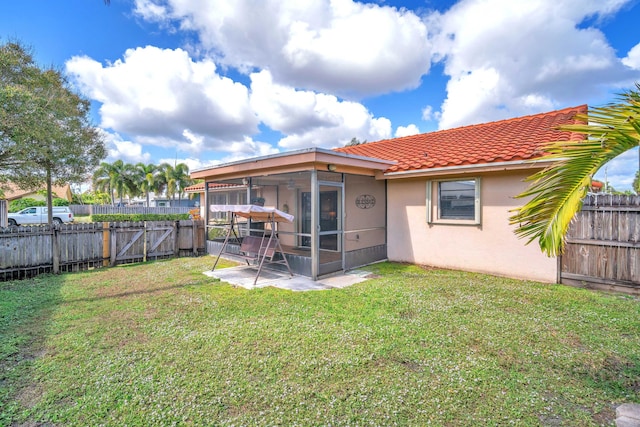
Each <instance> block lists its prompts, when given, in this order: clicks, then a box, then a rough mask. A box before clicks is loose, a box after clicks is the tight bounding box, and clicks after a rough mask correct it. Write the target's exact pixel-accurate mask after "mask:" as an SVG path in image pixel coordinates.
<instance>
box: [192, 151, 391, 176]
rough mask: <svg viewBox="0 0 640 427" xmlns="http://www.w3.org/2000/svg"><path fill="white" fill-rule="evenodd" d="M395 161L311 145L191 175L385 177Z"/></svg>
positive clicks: (224, 164)
mask: <svg viewBox="0 0 640 427" xmlns="http://www.w3.org/2000/svg"><path fill="white" fill-rule="evenodd" d="M395 163H396V162H394V161H390V160H383V159H377V158H373V157H363V156H356V155H353V154H346V153H340V152H337V151H333V150H327V149H323V148H309V149H304V150H296V151H289V152H286V153H278V154H272V155H269V156H262V157H253V158H250V159H245V160H240V161H236V162H230V163H223V164H220V165H216V166H213V167H208V168H202V169H197V170H194V171H192V172H191V178H194V179H205V180H214V179H215V180H223V179H225V180H226V179H236V178H245V177H253V176H263V175H273V174H281V173H290V172H302V171H309V170H324V171H331V172H339V173H352V174H356V175H368V176H376V177H382V174H383V172H384V171H385V170H387V169H388V168H389V166H392V165H394V164H395Z"/></svg>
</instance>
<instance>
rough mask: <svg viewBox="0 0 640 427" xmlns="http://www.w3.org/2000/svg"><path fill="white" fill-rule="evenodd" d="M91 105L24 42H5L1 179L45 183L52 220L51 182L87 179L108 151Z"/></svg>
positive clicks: (0, 85)
mask: <svg viewBox="0 0 640 427" xmlns="http://www.w3.org/2000/svg"><path fill="white" fill-rule="evenodd" d="M89 107H90V104H89V101H87V100H85V99H83V98H81V97H80V96H79V95H78V94H76V93H75V92H73V91H72V90H71V89H70V86H69V84H68V82H67V80H66V78H65V77H64V76H63V75H62V74H61V73H60V72H59V71H57V70H55V69H53V68H47V69H42V68H40V67H39V66H38V65H37V64H36V63H35V61H34V59H33V55H32V53H31V52H30V51H29V50H28V49H27V48H25V47H24V46H23V45H21V44H20V43H17V42H8V43H5V44H4V45H1V46H0V180H2V181H11V182H13V183H15V184H17V185H18V186H20V187H21V188H37V187H40V186H42V185H43V184H45V185H46V188H47V206H48V207H49V210H48V211H49V223H50V224H51V223H52V219H53V218H52V209H51V207H52V192H51V187H52V185H53V184H65V183H69V182H79V181H83V180H85V179H86V178H87V177H88V176H89V175H90V171H91V170H92V169H93V168H94V167H95V166H97V165H98V163H99V162H100V160H101V159H102V158H104V157H105V155H106V151H105V147H104V141H103V139H102V136H101V134H100V132H99V131H98V130H97V129H96V128H95V127H94V126H92V124H91V122H90V118H89Z"/></svg>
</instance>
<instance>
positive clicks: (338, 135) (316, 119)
mask: <svg viewBox="0 0 640 427" xmlns="http://www.w3.org/2000/svg"><path fill="white" fill-rule="evenodd" d="M251 105H252V107H253V108H254V110H255V111H256V114H257V115H258V117H259V118H260V120H261V121H262V122H263V123H265V124H266V125H267V126H269V127H270V128H271V129H273V130H276V131H280V132H282V133H284V134H285V135H287V136H285V137H284V138H282V139H281V140H280V142H279V144H278V145H279V146H280V147H282V148H286V149H295V148H306V147H312V146H316V147H325V148H333V147H338V146H341V145H344V144H345V143H347V142H349V141H350V140H351V139H352V138H354V137H355V138H358V139H361V140H364V139H366V140H369V141H372V140H378V139H383V138H387V137H389V135H390V134H391V122H390V121H389V120H388V119H386V118H384V117H381V118H374V117H373V116H372V115H371V113H370V112H369V111H367V109H366V108H365V107H364V106H363V105H362V104H360V103H357V102H352V101H341V100H339V99H338V98H337V97H335V96H333V95H327V94H322V93H315V92H311V91H303V90H296V89H294V88H292V87H288V86H284V85H281V84H277V83H274V82H273V80H272V76H271V74H270V73H269V72H268V71H261V72H259V73H253V74H251Z"/></svg>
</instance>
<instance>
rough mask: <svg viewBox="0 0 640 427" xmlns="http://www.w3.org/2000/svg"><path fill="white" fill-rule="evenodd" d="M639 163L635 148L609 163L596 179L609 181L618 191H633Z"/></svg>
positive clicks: (597, 174)
mask: <svg viewBox="0 0 640 427" xmlns="http://www.w3.org/2000/svg"><path fill="white" fill-rule="evenodd" d="M639 163H640V162H639V160H638V149H637V148H634V149H633V150H629V151H626V152H624V153H623V154H621V155H619V156H618V157H616V158H615V159H613V160H612V161H610V162H609V163H607V164H606V165H605V166H604V167H602V168H601V169H600V170H599V171H598V173H596V175H595V179H597V180H600V181H602V182H605V181H608V182H609V184H610V185H612V186H613V188H615V189H616V190H618V191H624V190H631V189H632V187H633V179H634V177H635V174H636V171H637V170H638V167H639V166H640V164H639ZM605 175H606V176H605Z"/></svg>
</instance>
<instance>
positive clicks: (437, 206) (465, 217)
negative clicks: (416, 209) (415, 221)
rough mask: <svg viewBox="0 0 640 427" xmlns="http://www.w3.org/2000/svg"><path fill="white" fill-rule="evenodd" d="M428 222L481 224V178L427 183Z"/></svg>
mask: <svg viewBox="0 0 640 427" xmlns="http://www.w3.org/2000/svg"><path fill="white" fill-rule="evenodd" d="M427 222H429V223H445V224H473V225H475V224H480V178H471V179H447V180H438V181H427Z"/></svg>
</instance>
